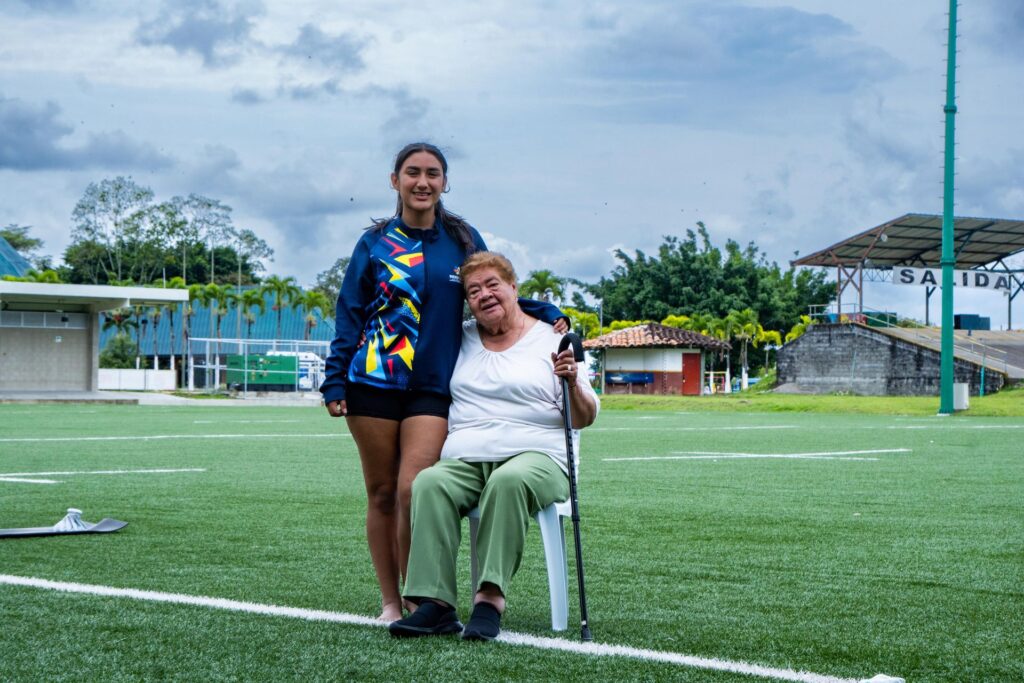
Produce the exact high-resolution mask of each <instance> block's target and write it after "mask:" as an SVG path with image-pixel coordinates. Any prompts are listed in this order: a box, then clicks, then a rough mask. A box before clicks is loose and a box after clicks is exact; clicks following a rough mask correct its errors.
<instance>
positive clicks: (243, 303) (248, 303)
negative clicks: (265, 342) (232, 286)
mask: <svg viewBox="0 0 1024 683" xmlns="http://www.w3.org/2000/svg"><path fill="white" fill-rule="evenodd" d="M238 303H239V306H238V310H239V311H241V313H242V317H244V318H245V338H246V339H248V338H249V337H251V336H252V326H253V324H254V323H255V322H256V317H257V316H256V314H254V313H253V312H252V309H253V308H258V309H259V311H260V315H262V314H263V313H266V312H267V302H266V299H264V298H263V292H262V291H261V290H259V289H247V290H245V291H244V292H242V296H241V297H239V300H238Z"/></svg>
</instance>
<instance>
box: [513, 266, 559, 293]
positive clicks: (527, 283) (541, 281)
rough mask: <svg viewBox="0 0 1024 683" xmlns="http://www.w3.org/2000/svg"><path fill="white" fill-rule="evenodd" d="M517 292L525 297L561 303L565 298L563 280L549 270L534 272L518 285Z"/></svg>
mask: <svg viewBox="0 0 1024 683" xmlns="http://www.w3.org/2000/svg"><path fill="white" fill-rule="evenodd" d="M519 292H520V294H522V295H523V296H527V297H534V298H545V300H551V299H555V300H558V301H561V300H562V299H564V298H565V278H561V277H558V276H557V275H555V274H554V273H552V272H551V271H550V270H534V271H531V272H530V274H529V275H528V276H527V277H526V279H525V280H523V283H522V284H521V285H519ZM547 297H550V299H549V298H547Z"/></svg>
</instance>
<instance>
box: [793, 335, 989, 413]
mask: <svg viewBox="0 0 1024 683" xmlns="http://www.w3.org/2000/svg"><path fill="white" fill-rule="evenodd" d="M939 366H940V354H939V353H938V352H937V351H933V350H931V349H927V348H924V347H922V346H918V345H916V344H911V343H910V342H907V341H903V340H901V339H894V338H892V337H889V336H887V335H884V334H882V333H880V332H876V331H874V330H872V329H870V328H867V327H862V326H860V325H828V324H817V325H812V326H811V327H809V328H808V330H807V332H806V333H805V334H804V335H803V336H802V337H800V338H799V339H796V340H794V341H792V342H790V343H788V344H786V345H785V346H783V347H782V348H781V349H779V352H778V377H779V380H778V381H779V385H780V386H781V385H786V384H789V385H796V387H795V388H797V389H799V390H801V391H806V392H809V393H816V394H828V393H835V392H850V393H854V394H861V395H866V396H915V395H923V396H938V394H939V372H940V367H939ZM953 374H954V380H953V381H954V382H966V383H968V384H970V392H971V394H973V395H975V396H976V395H978V388H979V387H980V385H981V367H980V366H978V365H975V364H974V363H969V362H967V361H963V360H957V361H956V362H955V366H954V373H953ZM1004 382H1005V377H1004V376H1003V375H1002V374H1000V373H998V372H995V371H992V370H986V371H985V393H986V394H988V393H992V392H995V391H998V390H999V389H1001V388H1002V386H1003V384H1004Z"/></svg>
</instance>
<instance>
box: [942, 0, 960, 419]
mask: <svg viewBox="0 0 1024 683" xmlns="http://www.w3.org/2000/svg"><path fill="white" fill-rule="evenodd" d="M956 3H957V0H949V44H948V45H947V49H948V57H947V58H946V106H945V107H943V111H944V112H945V113H946V153H945V162H946V165H945V174H944V176H943V181H942V260H941V261H940V264H941V265H942V346H941V351H942V359H941V361H940V363H941V370H940V373H939V414H940V415H952V414H953V268H954V266H956V256H954V254H953V235H954V231H953V227H954V226H953V153H954V129H955V125H954V120H955V117H956Z"/></svg>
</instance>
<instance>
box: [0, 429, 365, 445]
mask: <svg viewBox="0 0 1024 683" xmlns="http://www.w3.org/2000/svg"><path fill="white" fill-rule="evenodd" d="M339 436H352V435H351V434H349V433H348V432H338V433H336V434H151V435H145V434H140V435H136V436H41V437H28V436H26V437H12V438H3V439H0V443H36V442H47V443H51V442H55V441H162V440H165V439H333V438H335V437H339Z"/></svg>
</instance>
